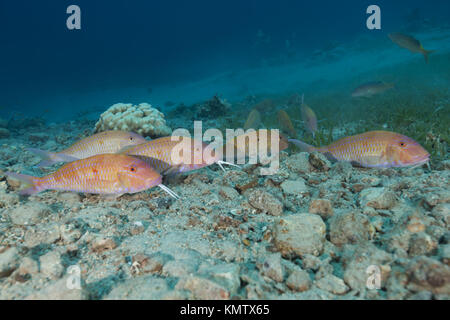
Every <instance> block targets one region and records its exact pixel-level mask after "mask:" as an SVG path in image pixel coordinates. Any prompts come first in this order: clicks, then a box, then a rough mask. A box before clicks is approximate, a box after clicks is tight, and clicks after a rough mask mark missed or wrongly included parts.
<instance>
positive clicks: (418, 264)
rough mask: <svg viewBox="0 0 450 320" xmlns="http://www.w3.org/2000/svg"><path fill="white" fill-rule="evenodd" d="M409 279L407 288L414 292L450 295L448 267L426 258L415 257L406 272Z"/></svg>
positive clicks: (449, 268) (449, 269)
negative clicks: (424, 291)
mask: <svg viewBox="0 0 450 320" xmlns="http://www.w3.org/2000/svg"><path fill="white" fill-rule="evenodd" d="M406 274H407V275H408V277H409V279H410V284H409V285H408V287H409V288H410V289H412V290H414V291H423V290H427V291H431V292H433V294H447V295H448V294H449V293H450V267H449V266H448V265H446V264H443V263H441V262H439V261H437V260H434V259H431V258H428V257H423V256H420V257H416V258H415V259H413V260H412V261H411V262H410V263H409V265H408V267H407V270H406Z"/></svg>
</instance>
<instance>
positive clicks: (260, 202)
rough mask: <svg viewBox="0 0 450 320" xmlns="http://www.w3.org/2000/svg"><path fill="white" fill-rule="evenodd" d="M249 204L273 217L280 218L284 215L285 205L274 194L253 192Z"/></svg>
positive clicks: (258, 190)
mask: <svg viewBox="0 0 450 320" xmlns="http://www.w3.org/2000/svg"><path fill="white" fill-rule="evenodd" d="M248 202H249V203H250V205H251V206H252V207H254V208H256V209H259V210H261V211H262V212H263V213H268V214H270V215H272V216H280V215H282V214H283V204H282V203H281V201H280V200H278V199H277V198H276V197H275V196H273V195H272V194H270V193H268V192H266V191H263V190H260V189H257V190H254V191H251V192H250V194H249V195H248Z"/></svg>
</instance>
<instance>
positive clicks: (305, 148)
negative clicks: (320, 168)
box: [288, 139, 317, 152]
mask: <svg viewBox="0 0 450 320" xmlns="http://www.w3.org/2000/svg"><path fill="white" fill-rule="evenodd" d="M288 141H289V142H291V143H293V144H294V145H296V146H297V147H299V148H300V149H301V150H302V151H306V152H313V151H316V150H317V148H316V147H313V146H311V145H309V144H307V143H304V142H302V141H300V140H297V139H288Z"/></svg>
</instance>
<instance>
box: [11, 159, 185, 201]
mask: <svg viewBox="0 0 450 320" xmlns="http://www.w3.org/2000/svg"><path fill="white" fill-rule="evenodd" d="M6 175H7V176H8V177H10V178H12V179H16V180H19V181H21V182H22V183H23V184H25V185H26V188H25V189H22V190H20V192H19V194H21V195H33V194H36V193H39V192H41V191H44V190H60V191H74V192H84V193H95V194H104V195H112V196H116V197H119V196H121V195H122V194H124V193H136V192H140V191H144V190H146V189H149V188H152V187H154V186H158V187H160V188H161V189H162V190H164V191H166V192H167V193H168V194H169V195H170V196H171V197H174V198H176V199H178V198H179V197H178V195H177V194H176V193H175V192H173V191H172V190H170V189H169V188H168V187H166V186H165V185H163V184H162V177H161V175H160V174H159V173H158V172H156V171H155V170H154V169H153V168H152V167H151V166H149V165H148V164H147V163H145V162H144V161H142V160H140V159H137V158H133V157H129V156H126V155H122V154H101V155H95V156H92V157H89V158H86V159H81V160H75V161H73V162H70V163H67V164H65V165H63V166H62V167H61V168H59V169H58V170H57V171H56V172H54V173H52V174H49V175H47V176H44V177H33V176H29V175H24V174H19V173H14V172H6Z"/></svg>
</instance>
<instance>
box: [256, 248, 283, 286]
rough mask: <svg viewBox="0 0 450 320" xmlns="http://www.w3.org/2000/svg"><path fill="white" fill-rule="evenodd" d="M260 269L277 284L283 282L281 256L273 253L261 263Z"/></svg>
mask: <svg viewBox="0 0 450 320" xmlns="http://www.w3.org/2000/svg"><path fill="white" fill-rule="evenodd" d="M259 269H260V271H261V273H262V274H263V275H265V276H267V277H269V278H271V279H272V280H275V281H276V282H283V279H284V270H283V266H282V264H281V254H280V253H273V254H270V255H268V256H266V257H265V258H264V260H263V261H262V262H261V263H260V265H259Z"/></svg>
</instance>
